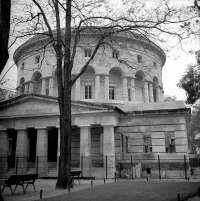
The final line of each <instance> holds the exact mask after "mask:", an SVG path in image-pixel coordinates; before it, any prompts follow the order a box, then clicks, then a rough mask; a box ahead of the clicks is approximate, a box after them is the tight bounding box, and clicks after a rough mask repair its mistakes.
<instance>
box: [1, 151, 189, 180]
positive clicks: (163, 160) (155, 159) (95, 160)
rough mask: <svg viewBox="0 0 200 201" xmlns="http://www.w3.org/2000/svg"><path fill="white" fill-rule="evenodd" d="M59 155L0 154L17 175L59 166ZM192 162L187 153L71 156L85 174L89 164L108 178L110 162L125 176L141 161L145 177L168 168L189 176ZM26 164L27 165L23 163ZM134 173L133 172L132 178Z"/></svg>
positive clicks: (7, 169)
mask: <svg viewBox="0 0 200 201" xmlns="http://www.w3.org/2000/svg"><path fill="white" fill-rule="evenodd" d="M60 160H61V159H60V157H55V156H52V157H51V156H48V157H39V156H36V157H17V156H13V157H11V156H9V157H0V163H1V164H4V165H3V167H4V169H5V171H8V172H9V171H10V170H12V173H14V174H16V175H17V174H18V172H19V171H20V169H21V168H24V167H25V168H26V171H27V172H28V171H29V170H31V171H32V172H36V173H38V172H39V169H40V168H41V166H42V167H44V166H47V168H46V169H47V171H48V169H51V168H52V169H57V168H58V166H59V162H58V161H60ZM189 161H190V162H191V160H188V158H187V157H186V155H184V156H179V157H168V158H167V157H166V156H162V155H145V156H144V155H142V156H140V155H138V156H135V155H124V156H123V155H121V156H107V155H106V156H103V155H96V156H90V157H89V156H78V155H77V156H73V157H71V168H72V169H79V170H80V171H81V172H82V175H81V176H82V177H84V176H86V175H84V174H83V172H84V171H83V170H84V168H85V166H87V165H90V167H91V169H95V168H97V169H98V168H99V169H102V171H103V172H104V173H105V174H104V175H105V178H106V179H107V178H108V174H109V173H108V172H109V168H110V165H111V164H113V163H114V166H115V169H116V174H117V175H118V176H119V177H122V173H123V172H124V173H127V172H129V173H130V172H132V171H133V168H134V167H136V166H137V165H138V164H141V170H142V174H143V177H146V176H147V175H148V174H150V173H155V172H156V174H157V175H158V178H159V179H161V178H162V173H163V172H166V171H181V172H182V174H183V176H184V178H185V179H187V177H188V176H189V175H188V171H189ZM22 164H25V165H22ZM133 176H134V175H133V174H131V177H133Z"/></svg>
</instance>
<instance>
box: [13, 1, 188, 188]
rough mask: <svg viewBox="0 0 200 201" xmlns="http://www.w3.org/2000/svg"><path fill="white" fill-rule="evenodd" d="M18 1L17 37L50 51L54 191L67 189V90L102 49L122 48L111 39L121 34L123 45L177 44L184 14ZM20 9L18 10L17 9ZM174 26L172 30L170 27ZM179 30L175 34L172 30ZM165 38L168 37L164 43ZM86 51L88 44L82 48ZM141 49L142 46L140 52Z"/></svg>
mask: <svg viewBox="0 0 200 201" xmlns="http://www.w3.org/2000/svg"><path fill="white" fill-rule="evenodd" d="M26 2H27V1H25V2H23V3H22V1H20V3H19V4H20V9H21V11H22V13H23V15H22V16H20V17H17V18H15V19H14V23H15V26H14V29H15V30H14V31H13V33H17V36H16V38H21V37H23V36H24V37H27V36H33V35H39V34H42V35H46V37H47V38H48V39H49V40H48V41H47V44H44V45H43V48H44V50H45V47H47V46H48V45H51V46H53V49H54V54H55V56H56V67H57V82H58V103H59V110H60V138H61V139H60V165H59V172H58V180H57V184H56V188H64V189H65V188H68V187H71V186H72V183H71V89H72V86H73V84H74V83H75V82H76V80H77V79H78V78H79V77H80V76H81V75H82V74H83V73H84V72H85V70H86V69H87V67H88V65H89V64H90V63H91V62H92V61H93V60H94V59H95V57H96V56H97V55H98V54H102V55H103V54H106V53H105V52H104V50H105V48H108V47H109V48H111V49H113V50H115V49H116V48H122V49H123V48H124V47H122V46H121V43H120V41H118V40H116V38H117V37H116V36H117V35H120V34H123V36H124V38H126V40H127V41H129V40H130V39H131V37H139V38H140V37H141V38H142V40H144V39H145V40H146V41H148V42H149V43H151V41H156V42H157V43H158V42H161V43H164V42H165V39H167V40H169V36H171V37H172V38H177V39H178V40H179V41H181V40H182V39H184V38H185V37H187V36H186V35H185V32H184V30H183V29H181V28H180V24H181V23H184V22H186V21H187V18H188V16H187V15H184V13H183V10H181V9H177V8H173V7H172V6H171V4H169V3H168V2H167V1H165V0H162V1H156V0H155V2H154V1H153V2H154V3H152V1H151V2H150V1H141V0H136V1H120V0H119V1H116V2H115V1H112V2H110V1H107V0H86V1H76V0H73V1H72V0H66V1H61V0H60V1H59V0H49V1H45V0H40V1H39V0H29V1H28V3H26ZM18 9H19V7H18ZM171 24H173V26H171ZM176 25H177V26H178V27H179V28H180V29H179V30H177V26H176ZM85 32H91V33H92V34H93V35H94V36H95V45H94V46H93V47H92V49H93V51H92V52H91V55H90V57H89V58H88V60H86V61H85V63H84V64H83V66H82V68H81V71H80V72H79V73H78V74H77V75H76V76H75V77H72V76H71V75H72V70H73V68H74V61H75V60H76V52H77V49H78V48H81V42H82V41H83V40H84V33H85ZM166 36H168V37H167V38H166ZM87 45H88V46H90V45H91V44H87ZM144 49H145V47H144ZM118 62H119V63H121V64H123V65H125V66H126V67H128V68H134V65H133V63H131V61H128V60H127V59H126V58H120V59H119V58H118Z"/></svg>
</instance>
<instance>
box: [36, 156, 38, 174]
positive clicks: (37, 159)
mask: <svg viewBox="0 0 200 201" xmlns="http://www.w3.org/2000/svg"><path fill="white" fill-rule="evenodd" d="M36 173H38V156H37V158H36Z"/></svg>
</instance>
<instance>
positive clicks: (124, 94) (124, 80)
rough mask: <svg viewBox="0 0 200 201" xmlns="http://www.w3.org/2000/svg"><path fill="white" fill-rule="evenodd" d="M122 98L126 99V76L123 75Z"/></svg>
mask: <svg viewBox="0 0 200 201" xmlns="http://www.w3.org/2000/svg"><path fill="white" fill-rule="evenodd" d="M123 99H124V101H128V85H127V77H123Z"/></svg>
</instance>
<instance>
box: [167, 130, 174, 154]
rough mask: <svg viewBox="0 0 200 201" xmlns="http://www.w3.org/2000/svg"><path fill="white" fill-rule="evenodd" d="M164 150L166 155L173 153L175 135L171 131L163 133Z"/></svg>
mask: <svg viewBox="0 0 200 201" xmlns="http://www.w3.org/2000/svg"><path fill="white" fill-rule="evenodd" d="M165 150H166V153H175V152H176V146H175V135H174V132H173V131H169V132H165Z"/></svg>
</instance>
